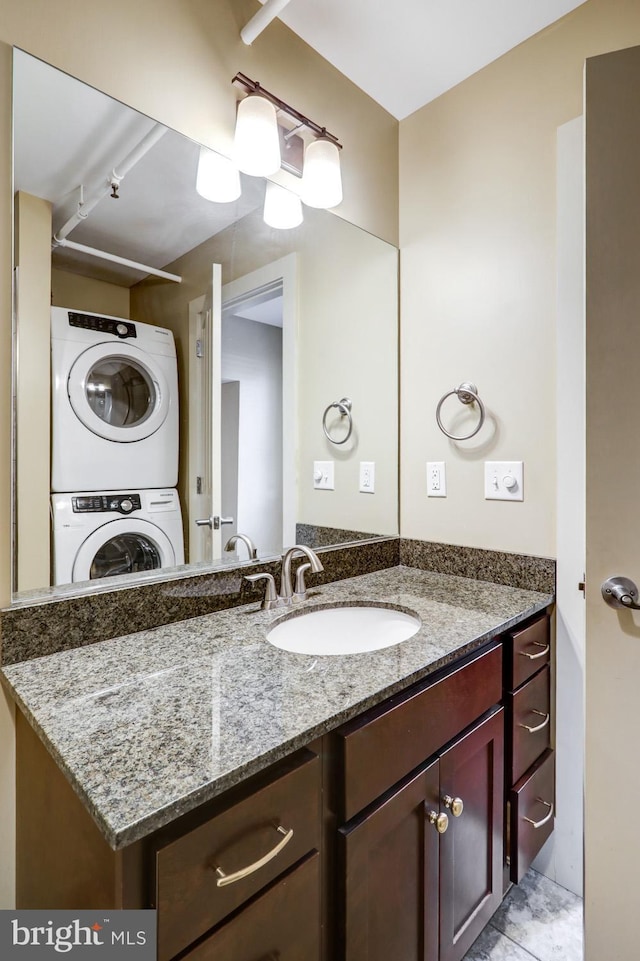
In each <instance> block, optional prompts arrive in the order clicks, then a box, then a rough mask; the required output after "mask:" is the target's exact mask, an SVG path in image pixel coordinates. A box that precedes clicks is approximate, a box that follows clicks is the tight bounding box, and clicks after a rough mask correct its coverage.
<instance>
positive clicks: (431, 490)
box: [427, 460, 447, 497]
mask: <svg viewBox="0 0 640 961" xmlns="http://www.w3.org/2000/svg"><path fill="white" fill-rule="evenodd" d="M446 496H447V473H446V468H445V462H444V461H443V460H430V461H427V497H446Z"/></svg>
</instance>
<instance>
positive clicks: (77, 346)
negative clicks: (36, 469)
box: [51, 307, 178, 492]
mask: <svg viewBox="0 0 640 961" xmlns="http://www.w3.org/2000/svg"><path fill="white" fill-rule="evenodd" d="M51 373H52V413H51V419H52V439H51V440H52V444H51V447H52V456H51V490H52V491H53V492H58V491H67V492H70V491H78V490H98V489H100V490H115V491H118V490H119V491H121V490H124V489H125V488H128V487H175V486H176V484H177V483H178V368H177V361H176V348H175V343H174V340H173V334H172V333H171V331H170V330H165V329H164V328H162V327H154V326H153V325H151V324H140V323H136V322H134V321H131V320H123V319H121V318H119V317H108V316H106V315H103V314H87V313H81V312H79V311H75V310H69V309H67V308H65V307H53V308H52V309H51Z"/></svg>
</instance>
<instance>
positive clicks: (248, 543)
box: [224, 534, 258, 561]
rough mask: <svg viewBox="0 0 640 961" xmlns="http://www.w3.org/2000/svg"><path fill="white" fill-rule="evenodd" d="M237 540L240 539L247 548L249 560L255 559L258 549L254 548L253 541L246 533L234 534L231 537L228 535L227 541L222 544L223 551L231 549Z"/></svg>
mask: <svg viewBox="0 0 640 961" xmlns="http://www.w3.org/2000/svg"><path fill="white" fill-rule="evenodd" d="M238 541H242V543H243V544H244V546H245V547H246V548H247V551H248V552H249V560H250V561H255V560H257V557H258V550H257V548H256V545H255V544H254V543H253V541H252V540H251V538H250V537H248V536H247V535H246V534H234V535H233V537H230V538H229V540H228V541H227V543H226V544H225V545H224V549H225V551H232V550H233V548H234V547H235V546H236V544H237V543H238Z"/></svg>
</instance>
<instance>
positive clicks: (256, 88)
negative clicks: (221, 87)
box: [231, 73, 342, 150]
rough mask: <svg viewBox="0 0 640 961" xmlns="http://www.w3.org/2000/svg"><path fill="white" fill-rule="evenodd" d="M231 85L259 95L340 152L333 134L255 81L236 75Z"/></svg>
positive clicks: (339, 146)
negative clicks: (329, 142)
mask: <svg viewBox="0 0 640 961" xmlns="http://www.w3.org/2000/svg"><path fill="white" fill-rule="evenodd" d="M231 83H235V84H236V85H237V86H239V87H244V89H245V90H246V91H247V93H259V94H260V96H261V97H265V99H266V100H268V101H269V102H270V103H272V104H273V106H274V107H275V108H276V109H277V110H282V111H283V112H284V113H286V114H288V115H289V116H290V117H292V118H293V120H295V121H297V123H298V125H299V126H301V127H308V128H309V130H312V131H313V132H314V133H315V134H316V135H317V136H318V137H326V138H327V140H330V141H331V142H332V143H333V144H335V145H336V147H338V148H339V149H340V150H342V144H341V143H340V142H339V140H338V138H337V137H336V136H335V134H332V133H329V131H328V130H327V128H326V127H321V126H320V124H317V123H315V121H313V120H309V118H308V117H305V115H304V114H302V113H300V111H299V110H296V109H295V107H290V106H289V104H288V103H285V101H284V100H281V99H280V97H276V95H275V94H273V93H270V91H269V90H266V89H265V88H264V87H263V86H262V85H261V84H260V83H258V82H257V80H251V79H250V78H249V77H247V76H246V74H244V73H237V74H236V75H235V77H234V78H233V80H232V81H231Z"/></svg>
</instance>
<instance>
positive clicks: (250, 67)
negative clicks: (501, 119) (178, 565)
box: [0, 0, 398, 906]
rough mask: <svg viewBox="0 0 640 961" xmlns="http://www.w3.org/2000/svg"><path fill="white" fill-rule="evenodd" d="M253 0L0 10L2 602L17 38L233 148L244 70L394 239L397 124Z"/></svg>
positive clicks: (6, 862)
mask: <svg viewBox="0 0 640 961" xmlns="http://www.w3.org/2000/svg"><path fill="white" fill-rule="evenodd" d="M257 8H258V4H257V2H255V0H182V2H180V3H176V2H175V0H136V2H135V3H131V2H130V0H111V2H110V3H109V4H100V3H97V2H93V3H91V4H88V3H87V2H86V0H57V2H56V3H55V4H54V3H51V2H50V0H21V2H18V0H8V2H5V3H3V5H2V17H1V18H0V225H1V226H0V390H1V391H2V395H1V401H0V604H6V603H7V602H8V601H9V599H10V583H11V580H10V565H11V537H10V530H11V517H10V505H11V488H10V484H11V478H10V460H11V458H10V450H11V448H10V436H11V421H10V417H11V405H10V396H11V387H10V385H11V320H10V318H11V210H12V198H11V186H10V183H11V181H10V149H11V127H10V116H11V102H10V98H11V51H10V48H9V46H7V45H11V44H15V45H17V46H19V47H22V48H23V49H24V50H26V51H27V52H28V53H32V54H34V55H35V56H38V57H41V58H42V59H43V60H46V61H48V62H49V63H52V64H53V65H54V66H57V67H59V68H60V69H62V70H65V71H67V72H68V73H70V74H72V75H74V76H76V77H79V78H80V79H82V80H84V81H86V82H87V83H91V84H93V85H94V86H96V87H97V88H98V89H100V90H104V91H105V92H106V93H109V94H111V95H112V96H114V97H117V98H119V99H120V100H123V101H124V102H126V103H129V104H131V105H132V106H133V107H136V108H137V109H138V110H142V111H143V112H145V113H148V114H149V115H150V116H152V117H154V118H156V119H158V120H160V121H162V122H163V123H166V124H167V125H168V126H170V127H174V128H175V129H177V130H179V131H181V132H182V133H184V134H186V135H187V136H190V137H193V138H194V139H196V140H199V141H201V142H204V143H207V144H209V145H210V146H211V147H218V148H219V149H221V150H225V149H228V147H229V144H230V140H231V137H232V134H233V125H234V119H235V101H236V93H235V91H234V89H233V88H232V86H231V82H230V81H231V78H232V76H233V75H234V74H235V73H236V72H237V71H238V70H241V71H243V72H244V73H247V74H248V75H249V76H250V77H252V78H253V79H256V80H259V81H260V82H261V83H262V84H263V85H264V86H266V87H267V88H268V89H271V90H273V92H274V93H276V94H278V95H279V96H281V97H283V98H284V99H288V100H289V101H290V102H292V103H293V105H294V106H295V107H297V108H298V109H299V110H302V111H303V112H305V113H306V114H307V115H308V116H310V117H311V118H312V119H314V120H317V121H318V122H320V123H322V124H324V125H325V126H327V128H328V129H330V130H332V131H333V132H334V133H336V134H337V135H338V136H339V137H340V138H341V140H342V141H343V143H344V144H345V149H344V151H343V155H342V162H343V174H344V192H345V202H344V203H343V204H342V205H341V209H340V211H339V213H340V215H342V216H344V217H345V218H346V219H348V220H350V221H353V222H354V223H359V224H360V225H361V226H363V227H365V228H366V229H367V230H370V231H371V232H373V233H374V234H378V235H380V236H383V237H385V238H386V239H388V240H390V241H392V242H395V241H396V240H397V163H398V156H397V132H398V124H397V121H395V120H394V119H393V118H392V117H391V116H390V115H389V114H387V113H386V111H384V110H382V108H381V107H379V106H378V105H377V104H375V103H374V102H373V101H372V100H370V99H369V98H368V97H366V96H365V95H364V94H363V93H362V92H361V91H360V90H359V89H358V88H357V87H355V85H353V84H351V83H350V82H349V81H347V80H346V79H345V78H344V77H343V76H342V75H341V74H339V73H338V71H336V70H335V69H334V68H333V67H331V66H330V65H329V64H328V63H327V62H326V61H324V60H323V59H322V58H321V57H319V56H318V54H316V53H315V52H314V51H312V50H311V49H310V48H309V47H307V45H306V44H304V43H303V42H302V41H300V40H299V39H298V38H297V37H294V35H293V34H291V33H290V31H289V30H288V29H287V28H286V27H284V25H283V24H281V23H279V22H274V23H273V24H272V25H271V26H270V27H269V28H268V30H267V31H266V32H265V33H264V34H263V36H262V37H261V38H259V40H258V41H256V43H255V44H254V46H253V47H251V48H248V47H245V46H244V44H243V43H242V42H241V40H240V37H239V31H240V29H241V27H242V26H243V25H244V23H245V22H246V21H247V20H248V19H249V18H250V17H251V16H252V14H253V13H254V12H255V10H256V9H257ZM12 752H13V734H12V723H11V712H10V711H3V710H2V711H0V774H2V775H3V776H2V777H0V906H9V905H10V904H11V902H12V898H13V894H12V892H13V840H12V838H13V822H14V817H13V793H14V792H13V777H12V776H11V771H12V769H13V754H12Z"/></svg>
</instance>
